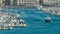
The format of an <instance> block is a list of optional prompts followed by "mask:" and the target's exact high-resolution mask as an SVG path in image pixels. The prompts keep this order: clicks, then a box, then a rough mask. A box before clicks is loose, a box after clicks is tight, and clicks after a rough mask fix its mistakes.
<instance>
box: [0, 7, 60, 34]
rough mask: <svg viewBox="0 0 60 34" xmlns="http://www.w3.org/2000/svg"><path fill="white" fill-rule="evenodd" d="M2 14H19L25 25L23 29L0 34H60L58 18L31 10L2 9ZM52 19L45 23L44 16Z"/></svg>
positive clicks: (0, 32)
mask: <svg viewBox="0 0 60 34" xmlns="http://www.w3.org/2000/svg"><path fill="white" fill-rule="evenodd" d="M3 10H4V12H8V13H13V14H19V15H20V16H21V18H22V19H23V20H25V23H26V24H27V26H26V27H24V28H13V29H12V30H0V34H60V16H57V15H51V14H47V13H45V12H44V11H39V10H37V9H36V8H35V7H34V8H33V7H32V8H3ZM47 15H48V16H50V17H51V18H52V20H51V22H49V23H46V22H45V20H44V18H45V17H46V16H47Z"/></svg>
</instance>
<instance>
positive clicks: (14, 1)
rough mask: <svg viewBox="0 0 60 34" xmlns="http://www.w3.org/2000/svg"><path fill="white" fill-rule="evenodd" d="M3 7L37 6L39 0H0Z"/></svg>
mask: <svg viewBox="0 0 60 34" xmlns="http://www.w3.org/2000/svg"><path fill="white" fill-rule="evenodd" d="M0 2H1V4H2V5H3V6H10V5H11V6H21V5H26V6H27V5H29V6H30V5H35V4H37V3H38V1H37V0H0Z"/></svg>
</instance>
